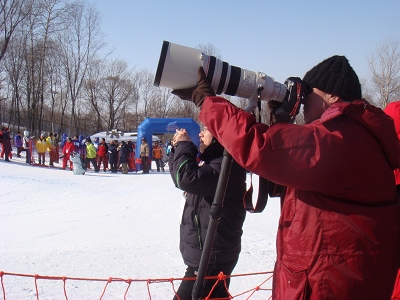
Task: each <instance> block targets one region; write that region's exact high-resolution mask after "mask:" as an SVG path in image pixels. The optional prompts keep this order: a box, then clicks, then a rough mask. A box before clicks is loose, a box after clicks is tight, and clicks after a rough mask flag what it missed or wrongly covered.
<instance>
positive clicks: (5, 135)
mask: <svg viewBox="0 0 400 300" xmlns="http://www.w3.org/2000/svg"><path fill="white" fill-rule="evenodd" d="M1 131H2V143H3V149H2V151H1V157H2V158H3V157H4V160H5V161H10V158H12V146H11V138H10V131H9V129H8V127H7V126H3V127H2V128H1Z"/></svg>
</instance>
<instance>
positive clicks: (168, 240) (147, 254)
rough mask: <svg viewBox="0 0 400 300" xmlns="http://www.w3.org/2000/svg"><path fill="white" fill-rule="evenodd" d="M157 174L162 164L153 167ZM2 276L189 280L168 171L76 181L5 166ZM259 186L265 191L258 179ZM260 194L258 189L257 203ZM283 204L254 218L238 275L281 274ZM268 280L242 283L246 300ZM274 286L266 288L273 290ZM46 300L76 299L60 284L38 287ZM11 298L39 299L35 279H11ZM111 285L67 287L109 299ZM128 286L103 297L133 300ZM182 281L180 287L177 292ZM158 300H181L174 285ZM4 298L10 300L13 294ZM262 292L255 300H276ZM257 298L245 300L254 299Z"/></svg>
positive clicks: (138, 294)
mask: <svg viewBox="0 0 400 300" xmlns="http://www.w3.org/2000/svg"><path fill="white" fill-rule="evenodd" d="M153 170H154V165H153ZM0 182H1V189H0V271H4V272H6V273H17V274H29V275H34V274H39V275H41V276H61V277H63V276H66V277H67V278H70V277H73V278H88V279H108V278H110V277H113V278H116V277H117V278H123V279H129V278H131V279H149V278H150V279H168V278H181V277H182V276H183V275H184V270H185V265H184V264H183V262H182V259H181V255H180V252H179V248H178V244H179V224H178V222H179V213H180V207H181V201H182V197H181V191H180V190H178V189H177V188H175V187H174V185H173V183H172V180H171V178H170V175H169V173H168V172H165V173H157V172H154V171H153V172H151V173H150V174H140V173H129V174H127V175H123V174H121V173H117V174H111V173H110V172H106V173H104V172H102V171H101V172H100V173H99V174H96V173H94V171H93V169H91V170H89V171H88V172H87V173H86V175H73V173H72V171H66V170H61V169H60V168H59V167H58V165H57V164H56V168H48V167H34V166H30V165H28V164H25V158H16V155H15V153H14V158H13V159H12V161H11V162H5V161H4V160H0ZM253 184H254V186H255V188H256V187H257V180H256V177H255V176H253ZM256 191H257V189H255V193H254V197H253V198H255V195H256ZM278 218H279V200H278V199H277V198H272V199H269V203H268V205H267V207H266V209H265V210H264V212H262V213H260V214H250V213H248V215H247V218H246V221H245V225H244V228H243V229H244V234H243V240H242V253H241V255H240V258H239V262H238V264H237V266H236V268H235V270H234V274H243V273H246V274H247V273H253V272H265V271H272V270H273V266H274V259H275V237H276V230H277V225H278ZM267 278H268V276H267V275H259V276H240V277H234V278H233V279H232V281H231V287H230V292H231V294H232V295H237V294H239V293H241V292H244V291H246V290H248V289H252V288H254V287H255V286H257V285H259V284H262V282H263V281H264V280H266V279H267ZM270 281H271V280H269V281H268V282H267V283H266V284H265V285H263V287H265V288H267V287H269V286H270ZM36 282H37V288H38V292H39V299H66V296H65V295H64V285H63V284H64V283H63V282H62V281H60V280H44V279H38V280H37V281H36ZM2 285H3V286H4V291H5V296H6V299H37V296H36V286H35V280H34V279H33V278H31V277H23V276H11V275H4V276H3V278H2ZM105 286H106V282H104V281H95V280H69V279H68V280H66V283H65V291H66V294H67V296H68V299H100V298H101V296H102V293H103V290H104V288H105ZM127 286H128V285H127V283H125V282H111V283H109V284H108V286H107V288H106V291H105V292H104V296H103V297H102V299H124V294H125V292H126V290H127ZM178 286H179V281H174V287H175V289H177V288H178ZM149 291H150V295H151V297H152V298H151V299H172V297H173V295H174V292H173V288H172V285H171V283H168V282H167V283H152V284H150V285H149ZM149 291H148V289H147V286H146V282H138V283H137V282H132V284H131V286H130V288H129V290H128V293H127V294H126V298H127V299H149ZM0 295H1V296H0V299H3V298H4V295H3V291H2V292H1V293H0ZM269 295H270V293H269V292H265V291H260V292H256V293H255V294H254V295H253V296H252V297H251V298H250V299H268V297H269ZM248 296H249V294H246V295H244V296H238V297H235V299H246V298H247V297H248Z"/></svg>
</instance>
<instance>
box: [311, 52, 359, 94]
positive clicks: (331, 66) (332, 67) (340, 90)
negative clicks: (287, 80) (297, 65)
mask: <svg viewBox="0 0 400 300" xmlns="http://www.w3.org/2000/svg"><path fill="white" fill-rule="evenodd" d="M303 81H305V82H306V83H307V84H308V85H310V86H311V87H315V88H317V89H319V90H321V91H323V92H325V93H329V94H333V95H337V96H339V97H341V98H342V99H343V100H346V101H353V100H356V99H360V98H361V97H362V96H361V85H360V82H359V80H358V76H357V74H356V72H354V70H353V68H352V67H351V66H350V64H349V61H348V60H347V58H346V57H345V56H339V55H334V56H332V57H330V58H327V59H325V60H324V61H323V62H321V63H319V64H318V65H316V66H315V67H314V68H312V69H311V70H310V71H308V72H307V73H306V75H304V78H303Z"/></svg>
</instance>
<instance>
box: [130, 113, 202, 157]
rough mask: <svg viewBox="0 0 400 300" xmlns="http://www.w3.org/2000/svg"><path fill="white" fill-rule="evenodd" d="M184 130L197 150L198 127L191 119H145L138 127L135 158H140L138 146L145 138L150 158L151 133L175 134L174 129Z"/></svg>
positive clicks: (151, 147)
mask: <svg viewBox="0 0 400 300" xmlns="http://www.w3.org/2000/svg"><path fill="white" fill-rule="evenodd" d="M179 128H185V129H186V131H187V133H188V134H189V136H190V139H191V140H192V142H193V143H194V144H195V145H196V146H197V148H199V145H200V141H199V133H200V126H199V124H197V123H196V122H195V121H194V120H193V119H191V118H175V119H174V118H146V119H145V120H144V121H143V122H142V123H141V124H140V125H139V127H138V130H137V140H136V155H135V156H136V157H139V156H140V144H141V143H142V137H145V138H146V140H147V142H148V143H149V146H150V157H151V156H152V155H151V153H152V149H153V145H152V143H151V142H150V141H151V140H152V135H153V133H172V134H174V133H175V130H176V129H179Z"/></svg>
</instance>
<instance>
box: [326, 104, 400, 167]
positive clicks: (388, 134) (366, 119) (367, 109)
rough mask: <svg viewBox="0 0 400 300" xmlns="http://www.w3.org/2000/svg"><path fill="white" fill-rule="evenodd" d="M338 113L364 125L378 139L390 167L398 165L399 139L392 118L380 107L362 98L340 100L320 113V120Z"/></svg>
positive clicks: (399, 165)
mask: <svg viewBox="0 0 400 300" xmlns="http://www.w3.org/2000/svg"><path fill="white" fill-rule="evenodd" d="M339 115H344V116H346V117H348V118H350V119H352V120H354V121H356V122H357V123H359V124H360V125H362V126H363V127H365V128H366V129H367V130H368V131H369V132H370V133H371V134H372V135H373V136H374V137H375V138H376V139H377V140H378V141H379V144H380V145H381V147H382V150H383V152H384V153H385V155H386V157H387V160H388V162H389V164H390V166H391V168H392V169H393V170H394V169H397V168H399V167H400V160H399V158H400V148H399V140H398V136H397V134H396V130H395V128H394V127H393V119H392V118H391V117H390V116H388V115H387V114H386V113H385V112H384V111H383V110H382V109H380V108H378V107H375V106H373V105H371V104H369V103H368V101H366V100H364V99H360V100H355V101H353V102H340V103H336V104H334V105H332V106H331V107H330V108H329V109H328V110H327V111H325V112H324V113H323V114H322V116H321V122H322V123H324V122H327V121H329V120H330V119H333V118H336V117H337V116H339Z"/></svg>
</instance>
